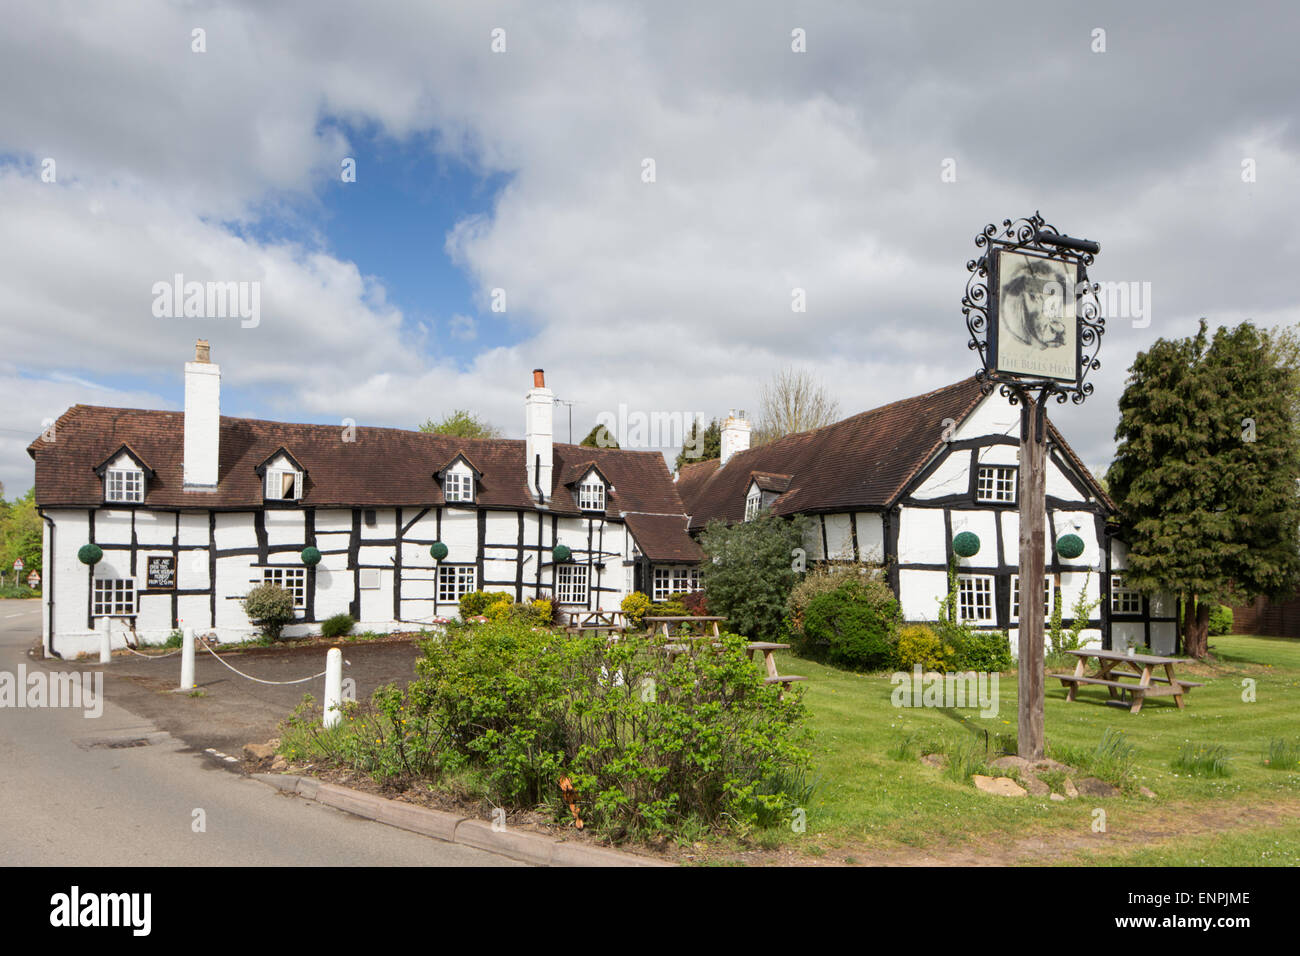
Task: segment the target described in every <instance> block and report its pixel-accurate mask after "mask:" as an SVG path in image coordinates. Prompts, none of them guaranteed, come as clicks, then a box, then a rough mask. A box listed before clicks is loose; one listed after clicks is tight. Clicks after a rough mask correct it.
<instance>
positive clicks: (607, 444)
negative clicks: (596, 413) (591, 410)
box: [578, 425, 618, 448]
mask: <svg viewBox="0 0 1300 956" xmlns="http://www.w3.org/2000/svg"><path fill="white" fill-rule="evenodd" d="M578 444H579V445H586V446H587V447H588V448H617V447H618V439H616V438H615V437H614V436H613V435H611V434H610V431H609V429H608V428H606V427H605V426H604V425H596V426H595V427H594V428H592V430H591V431H589V432H587V437H586V438H584V439H583V440H582V441H580V442H578Z"/></svg>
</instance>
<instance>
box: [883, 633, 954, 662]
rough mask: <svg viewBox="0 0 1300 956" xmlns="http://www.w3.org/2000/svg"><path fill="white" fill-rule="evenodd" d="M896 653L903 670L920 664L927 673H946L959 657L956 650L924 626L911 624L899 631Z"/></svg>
mask: <svg viewBox="0 0 1300 956" xmlns="http://www.w3.org/2000/svg"><path fill="white" fill-rule="evenodd" d="M894 653H895V656H896V657H897V660H898V666H899V667H900V668H902V669H903V670H911V669H912V668H913V667H915V666H916V665H917V664H920V665H921V669H922V670H925V671H946V670H948V668H949V667H950V666H951V665H952V663H953V661H954V658H955V657H956V656H957V652H956V649H955V648H953V647H950V646H948V645H945V644H944V643H943V642H942V641H940V640H939V635H938V634H936V633H934V631H932V630H931V629H930V628H928V627H926V626H925V625H924V624H909V625H907V626H906V627H904V628H902V629H901V630H899V632H898V644H897V647H896V649H895V651H894Z"/></svg>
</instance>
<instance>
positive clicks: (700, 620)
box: [641, 614, 726, 639]
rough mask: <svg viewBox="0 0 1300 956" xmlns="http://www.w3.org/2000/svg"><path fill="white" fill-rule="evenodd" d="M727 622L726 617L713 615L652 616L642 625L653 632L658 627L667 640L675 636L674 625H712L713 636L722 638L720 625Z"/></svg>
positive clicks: (642, 621)
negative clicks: (672, 629)
mask: <svg viewBox="0 0 1300 956" xmlns="http://www.w3.org/2000/svg"><path fill="white" fill-rule="evenodd" d="M725 620H726V618H725V617H715V616H714V615H711V614H705V615H694V616H684V617H677V616H668V617H650V616H646V617H643V618H641V623H642V624H649V625H650V630H652V631H653V630H655V628H656V627H658V628H659V630H660V631H661V632H662V633H663V636H664V638H665V639H667V638H670V637H672V636H673V635H672V631H671V628H672V625H674V624H712V625H713V636H714V637H721V636H722V635H721V634H720V633H719V631H718V625H719V624H721V623H722V622H723V621H725Z"/></svg>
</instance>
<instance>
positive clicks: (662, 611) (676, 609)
mask: <svg viewBox="0 0 1300 956" xmlns="http://www.w3.org/2000/svg"><path fill="white" fill-rule="evenodd" d="M649 616H650V617H689V616H690V612H689V611H687V610H686V605H685V604H683V603H682V602H681V601H674V600H672V599H671V598H670V599H669V600H667V601H655V602H654V603H653V604H651V605H650V615H649Z"/></svg>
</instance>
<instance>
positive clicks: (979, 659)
mask: <svg viewBox="0 0 1300 956" xmlns="http://www.w3.org/2000/svg"><path fill="white" fill-rule="evenodd" d="M949 640H952V641H954V643H955V647H954V659H953V661H952V668H953V669H954V670H959V671H985V672H988V673H992V672H994V671H1009V670H1011V669H1012V667H1014V666H1015V662H1014V661H1013V660H1012V659H1011V639H1010V638H1009V637H1008V636H1007V632H1006V631H976V630H970V629H963V631H962V633H960V634H959V635H950V637H949Z"/></svg>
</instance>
